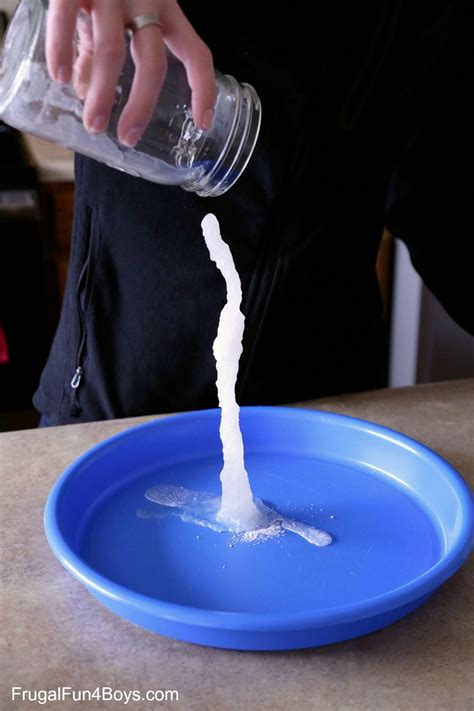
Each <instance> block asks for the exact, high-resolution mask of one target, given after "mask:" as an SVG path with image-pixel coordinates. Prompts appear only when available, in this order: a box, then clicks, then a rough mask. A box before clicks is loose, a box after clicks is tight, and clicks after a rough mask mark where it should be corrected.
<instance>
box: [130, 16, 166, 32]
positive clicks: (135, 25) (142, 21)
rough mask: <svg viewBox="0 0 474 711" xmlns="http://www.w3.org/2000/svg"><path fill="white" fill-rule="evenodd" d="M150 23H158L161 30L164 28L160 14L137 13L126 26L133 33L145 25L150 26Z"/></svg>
mask: <svg viewBox="0 0 474 711" xmlns="http://www.w3.org/2000/svg"><path fill="white" fill-rule="evenodd" d="M148 25H157V26H158V27H159V28H160V30H162V29H163V25H162V22H161V19H160V16H159V15H137V16H136V17H132V19H131V20H130V21H129V22H127V24H126V25H125V27H126V29H127V30H129V31H130V32H131V33H132V34H133V33H134V32H137V31H138V30H141V29H143V28H144V27H148Z"/></svg>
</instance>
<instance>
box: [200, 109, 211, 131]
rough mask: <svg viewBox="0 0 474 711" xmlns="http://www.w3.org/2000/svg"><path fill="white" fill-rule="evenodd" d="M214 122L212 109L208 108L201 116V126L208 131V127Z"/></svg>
mask: <svg viewBox="0 0 474 711" xmlns="http://www.w3.org/2000/svg"><path fill="white" fill-rule="evenodd" d="M213 122H214V110H213V109H208V110H207V111H206V113H205V114H204V116H203V117H202V127H203V128H204V129H205V130H206V131H209V129H210V128H212V124H213Z"/></svg>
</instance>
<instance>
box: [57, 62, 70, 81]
mask: <svg viewBox="0 0 474 711" xmlns="http://www.w3.org/2000/svg"><path fill="white" fill-rule="evenodd" d="M70 78H71V73H70V71H69V68H68V67H66V66H63V67H59V69H58V71H57V72H56V80H57V81H58V82H59V83H60V84H67V83H68V81H69V80H70Z"/></svg>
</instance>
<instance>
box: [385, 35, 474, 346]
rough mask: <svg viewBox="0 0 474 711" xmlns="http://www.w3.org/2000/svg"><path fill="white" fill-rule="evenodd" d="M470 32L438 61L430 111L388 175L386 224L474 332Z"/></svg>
mask: <svg viewBox="0 0 474 711" xmlns="http://www.w3.org/2000/svg"><path fill="white" fill-rule="evenodd" d="M467 34H468V33H465V34H464V35H463V37H459V38H458V39H459V43H458V46H457V47H456V49H455V50H454V51H453V52H452V53H451V55H450V56H446V55H445V56H444V58H443V64H442V66H438V74H437V76H436V78H435V81H434V82H433V93H434V97H433V98H434V100H433V101H431V109H430V115H429V116H428V117H427V119H426V123H425V124H424V126H423V128H422V129H421V130H420V131H419V133H418V136H417V138H416V139H415V140H414V142H413V143H412V144H411V146H410V148H409V149H407V150H406V151H405V153H404V155H403V156H402V158H401V160H400V161H399V162H398V165H397V167H396V170H395V172H394V174H393V176H392V179H391V182H390V188H389V192H388V199H387V226H388V228H389V229H390V230H391V232H392V234H394V235H395V236H396V237H400V238H401V239H403V240H404V242H405V243H406V245H407V247H408V249H409V251H410V256H411V259H412V262H413V265H414V267H415V269H416V270H417V271H418V272H419V274H420V276H421V277H422V279H423V280H424V282H425V283H426V285H427V286H428V288H429V289H430V290H431V291H432V292H433V294H434V295H435V296H436V297H437V298H438V299H439V301H440V302H441V303H442V304H443V306H444V307H445V309H446V310H447V311H448V313H449V314H450V315H451V316H452V317H453V318H454V319H455V320H456V321H457V322H458V323H459V324H460V325H461V326H462V327H463V328H465V329H466V330H467V331H469V332H470V333H473V332H474V316H473V314H474V309H473V303H474V299H473V288H472V285H473V269H472V264H473V260H472V256H471V255H472V241H473V236H474V233H473V219H472V218H473V211H474V191H473V184H474V181H473V167H474V150H473V132H474V129H473V127H474V111H473V107H472V100H471V99H472V96H471V94H472V77H473V52H472V45H471V42H470V41H468V39H467Z"/></svg>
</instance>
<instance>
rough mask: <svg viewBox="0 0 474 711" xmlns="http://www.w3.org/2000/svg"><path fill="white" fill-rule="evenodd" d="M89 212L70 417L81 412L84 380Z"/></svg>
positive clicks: (89, 267)
mask: <svg viewBox="0 0 474 711" xmlns="http://www.w3.org/2000/svg"><path fill="white" fill-rule="evenodd" d="M91 213H92V211H91V210H90V209H88V210H87V217H86V245H85V255H86V256H85V259H84V263H83V265H82V268H81V271H80V274H79V279H78V280H77V286H76V305H77V315H78V318H79V342H78V346H77V349H76V357H75V369H74V374H73V376H72V378H71V382H70V387H71V390H72V392H71V401H70V408H69V414H70V416H71V417H79V416H80V415H81V412H82V408H81V407H80V404H79V401H78V390H79V387H80V385H81V384H82V383H83V382H84V364H83V361H84V355H85V351H86V339H87V332H86V316H87V309H88V306H89V301H90V297H91V292H92V288H91V287H92V271H93V269H92V246H93V245H92V242H93V240H92V235H91Z"/></svg>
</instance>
